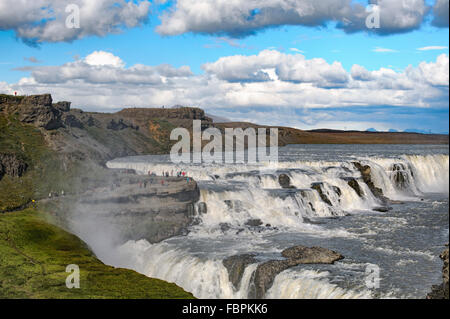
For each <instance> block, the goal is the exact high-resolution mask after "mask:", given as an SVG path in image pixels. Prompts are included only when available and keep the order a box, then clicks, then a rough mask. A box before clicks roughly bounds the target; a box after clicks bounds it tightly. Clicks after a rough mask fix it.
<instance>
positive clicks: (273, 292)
mask: <svg viewBox="0 0 450 319" xmlns="http://www.w3.org/2000/svg"><path fill="white" fill-rule="evenodd" d="M327 276H328V273H327V272H318V271H314V270H302V271H300V272H295V271H291V270H286V271H284V272H282V273H280V274H279V275H278V276H277V277H276V278H275V281H274V283H273V285H272V287H271V288H270V289H269V290H268V291H267V293H266V297H267V298H270V299H369V298H372V293H371V292H370V291H369V290H368V289H362V290H361V291H354V290H346V289H342V288H340V287H338V286H336V285H334V284H331V283H330V282H329V281H328V279H327Z"/></svg>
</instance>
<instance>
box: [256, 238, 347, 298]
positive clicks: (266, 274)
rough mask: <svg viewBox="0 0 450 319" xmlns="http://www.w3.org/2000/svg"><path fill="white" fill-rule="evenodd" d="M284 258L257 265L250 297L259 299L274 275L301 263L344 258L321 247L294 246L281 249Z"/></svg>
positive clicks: (326, 262) (329, 261)
mask: <svg viewBox="0 0 450 319" xmlns="http://www.w3.org/2000/svg"><path fill="white" fill-rule="evenodd" d="M281 255H282V256H283V257H284V258H285V259H281V260H270V261H267V262H264V263H262V264H260V265H258V268H256V271H255V273H254V275H253V283H254V285H253V286H252V287H251V289H250V292H249V297H250V298H257V299H261V298H263V297H264V295H265V293H266V292H267V290H269V289H270V287H272V284H273V281H274V279H275V277H276V276H277V275H278V274H279V273H280V272H282V271H284V270H286V269H288V268H291V267H295V266H298V265H301V264H333V263H334V262H335V261H338V260H341V259H343V258H344V256H342V255H341V254H339V253H337V252H335V251H333V250H330V249H326V248H322V247H305V246H294V247H291V248H288V249H285V250H283V251H282V253H281Z"/></svg>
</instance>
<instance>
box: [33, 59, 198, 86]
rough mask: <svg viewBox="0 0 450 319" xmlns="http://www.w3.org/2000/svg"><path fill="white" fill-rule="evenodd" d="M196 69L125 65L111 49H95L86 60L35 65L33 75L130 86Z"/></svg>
mask: <svg viewBox="0 0 450 319" xmlns="http://www.w3.org/2000/svg"><path fill="white" fill-rule="evenodd" d="M191 75H192V72H191V70H190V68H189V67H188V66H183V67H180V68H178V69H177V68H174V67H172V66H170V65H166V64H162V65H159V66H146V65H142V64H136V65H134V66H132V67H130V68H125V63H124V62H123V61H122V59H120V58H119V57H117V56H115V55H113V54H112V53H110V52H104V51H95V52H93V53H91V54H89V55H88V56H86V57H85V58H84V59H82V60H77V61H75V62H70V63H66V64H64V65H61V66H43V67H35V68H33V72H32V77H33V79H35V80H36V81H37V82H38V83H47V84H57V83H70V82H71V81H82V82H84V83H91V84H109V85H111V86H113V85H116V84H118V83H123V84H130V85H140V84H146V85H159V84H163V83H165V82H166V81H167V78H169V79H171V78H177V77H189V76H191Z"/></svg>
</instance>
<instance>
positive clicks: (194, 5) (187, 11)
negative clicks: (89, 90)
mask: <svg viewBox="0 0 450 319" xmlns="http://www.w3.org/2000/svg"><path fill="white" fill-rule="evenodd" d="M446 1H447V8H448V0H446ZM438 2H443V1H442V0H438ZM444 2H445V1H444ZM370 3H371V4H374V5H376V8H377V10H378V12H379V14H380V28H377V29H368V28H367V25H366V20H367V18H368V17H369V16H370V15H371V12H368V11H367V10H366V6H364V5H362V3H361V2H357V1H354V0H321V1H317V0H233V1H229V0H177V2H176V4H175V7H174V8H171V9H169V10H168V11H165V12H164V13H163V14H162V16H161V25H160V26H158V27H157V31H158V32H159V33H160V34H163V35H178V34H183V33H187V32H194V33H206V34H226V35H228V36H231V37H243V36H247V35H251V34H254V33H255V32H257V31H259V30H262V29H265V28H271V27H277V26H282V25H302V26H312V27H314V26H325V25H327V23H329V22H334V23H337V26H338V28H341V29H343V30H344V31H346V32H358V31H368V32H374V33H378V34H392V33H403V32H408V31H411V30H414V29H418V28H420V26H421V25H422V23H423V21H424V19H425V17H426V15H427V14H428V12H429V10H430V7H429V6H428V5H427V4H426V2H425V0H402V1H397V0H374V1H370ZM436 7H437V8H436ZM436 7H435V12H437V13H438V14H440V13H441V11H443V9H442V8H441V7H442V6H441V5H436ZM447 24H448V12H447Z"/></svg>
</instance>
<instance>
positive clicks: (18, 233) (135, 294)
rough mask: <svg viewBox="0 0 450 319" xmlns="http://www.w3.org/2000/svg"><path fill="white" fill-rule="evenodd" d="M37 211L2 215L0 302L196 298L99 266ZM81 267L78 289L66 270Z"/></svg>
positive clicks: (167, 285)
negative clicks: (70, 282) (70, 285)
mask: <svg viewBox="0 0 450 319" xmlns="http://www.w3.org/2000/svg"><path fill="white" fill-rule="evenodd" d="M49 218H50V217H49V216H48V215H46V214H44V213H42V212H38V211H37V210H35V209H27V210H24V211H21V212H15V213H8V214H1V215H0V298H83V299H84V298H152V299H160V298H192V295H191V294H190V293H187V292H185V291H184V290H183V289H181V288H179V287H178V286H176V285H175V284H170V283H166V282H164V281H161V280H157V279H151V278H148V277H146V276H144V275H141V274H138V273H136V272H134V271H131V270H127V269H117V268H113V267H110V266H106V265H104V264H103V263H101V262H100V261H99V260H98V259H97V258H96V257H95V256H94V255H93V254H92V253H91V251H90V250H89V249H88V248H87V247H86V246H85V244H84V243H83V242H82V241H81V240H80V239H78V238H77V237H76V236H74V235H71V234H69V233H67V232H66V231H64V230H62V229H60V228H58V227H55V226H53V225H52V224H51V223H49ZM70 264H76V265H78V266H79V267H80V279H81V280H80V289H68V288H67V287H66V284H65V282H66V278H67V276H68V275H69V273H66V272H65V270H66V266H67V265H70Z"/></svg>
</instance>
